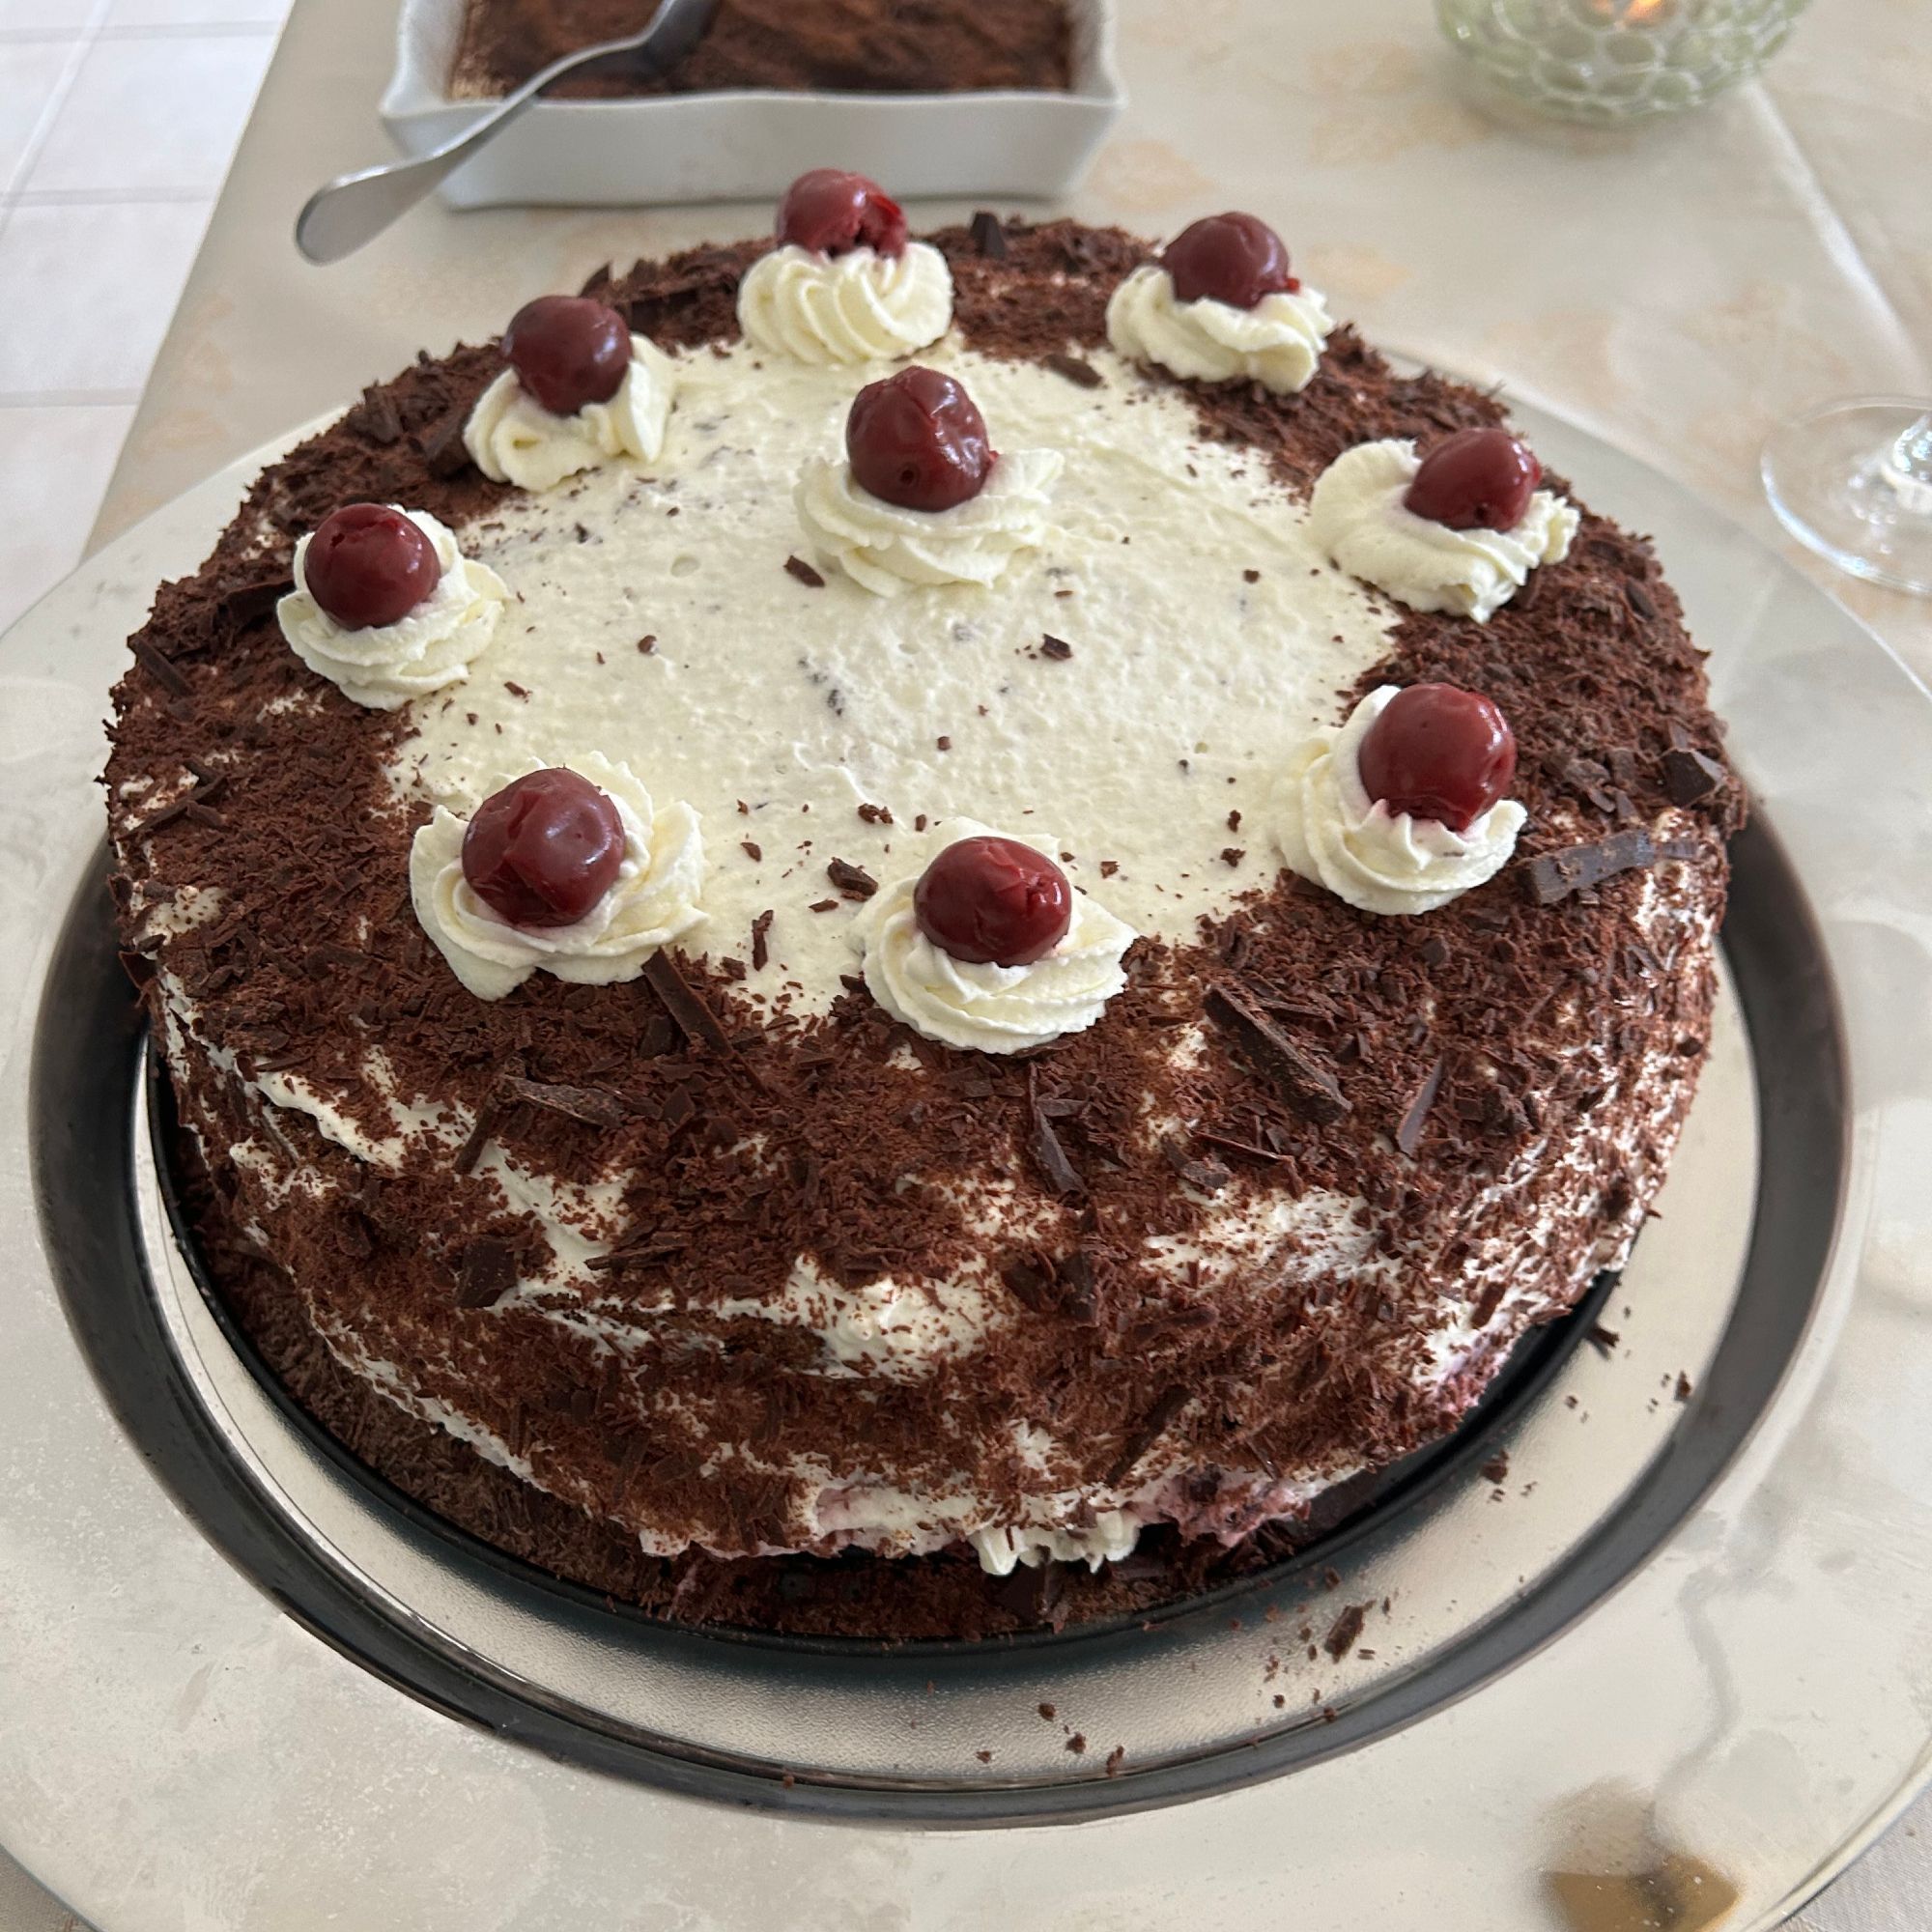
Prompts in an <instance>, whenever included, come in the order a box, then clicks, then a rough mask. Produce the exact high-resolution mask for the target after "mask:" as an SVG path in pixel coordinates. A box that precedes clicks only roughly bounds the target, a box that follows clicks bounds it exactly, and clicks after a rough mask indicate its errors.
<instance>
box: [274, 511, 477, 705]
mask: <svg viewBox="0 0 1932 1932" xmlns="http://www.w3.org/2000/svg"><path fill="white" fill-rule="evenodd" d="M391 507H393V508H396V509H401V507H402V506H401V505H400V504H396V505H392V506H391ZM402 514H403V515H404V516H406V517H408V518H409V520H410V522H411V523H412V524H413V525H415V526H416V528H417V529H419V530H420V531H422V533H423V535H424V536H426V537H427V538H428V539H429V540H430V542H431V543H432V544H433V545H435V547H436V560H437V565H438V567H439V569H440V571H441V573H442V574H441V576H440V577H439V578H438V579H437V584H436V588H435V589H434V590H432V591H431V592H430V594H429V595H428V596H427V597H425V598H424V599H423V601H422V602H421V603H420V604H418V605H417V606H416V608H415V609H414V610H413V611H410V612H408V614H407V615H405V616H401V617H398V618H397V619H396V621H395V622H394V623H393V624H374V625H371V626H370V627H369V628H368V629H366V630H360V631H352V630H350V629H348V628H347V627H346V626H345V625H342V624H338V623H337V622H336V621H335V619H334V618H333V617H331V616H330V615H329V614H328V612H327V611H325V610H324V609H323V608H322V606H321V605H320V604H318V603H317V602H316V601H315V598H314V596H313V595H312V594H311V593H310V591H309V587H308V575H307V564H308V549H309V545H310V544H311V543H312V542H313V541H314V538H313V536H305V537H303V538H301V539H300V540H299V541H298V543H297V545H296V561H295V580H296V587H295V588H294V589H293V590H291V591H290V592H289V594H288V595H287V596H286V597H284V598H283V599H282V600H281V602H280V603H279V604H277V605H276V606H275V619H276V622H277V623H279V624H280V625H281V627H282V636H283V637H284V638H286V639H288V642H289V648H290V649H291V650H292V651H294V652H295V654H296V656H297V657H298V658H300V659H301V661H302V663H303V664H305V665H307V666H308V668H309V669H310V670H312V671H314V672H315V673H316V674H317V675H318V676H320V677H326V678H327V679H328V681H329V682H330V683H331V684H333V685H335V686H336V687H337V688H338V689H339V690H340V691H341V693H342V695H343V696H345V697H349V698H353V699H354V700H355V702H356V703H357V704H365V705H367V706H368V707H369V708H370V709H371V710H372V711H393V710H395V709H396V707H397V706H398V705H402V704H407V703H408V702H409V701H410V699H411V698H412V697H426V696H429V694H430V693H431V692H433V691H440V690H441V689H442V688H443V686H444V685H449V684H459V683H461V682H462V680H463V679H464V678H466V677H468V676H469V667H470V664H471V663H472V662H473V661H474V660H475V659H476V658H477V657H479V656H480V655H481V654H482V653H483V651H484V650H486V649H487V648H488V646H489V643H490V640H491V639H492V638H494V637H495V636H496V635H497V619H498V617H499V616H500V615H501V614H502V609H503V600H504V599H505V598H506V597H508V595H509V594H510V593H509V591H508V590H507V589H506V588H505V587H504V583H503V580H502V579H501V578H500V577H498V576H497V573H496V572H495V571H494V570H492V569H490V567H489V566H488V565H487V564H481V563H474V562H472V561H471V560H470V559H469V558H468V557H466V556H465V555H464V554H463V552H462V551H461V550H460V549H459V548H458V546H457V542H456V538H455V536H454V535H453V534H451V532H450V531H449V530H447V529H446V528H444V526H442V525H441V524H440V523H439V522H438V521H437V520H436V518H434V517H432V516H431V515H430V514H429V512H428V511H427V510H403V511H402Z"/></svg>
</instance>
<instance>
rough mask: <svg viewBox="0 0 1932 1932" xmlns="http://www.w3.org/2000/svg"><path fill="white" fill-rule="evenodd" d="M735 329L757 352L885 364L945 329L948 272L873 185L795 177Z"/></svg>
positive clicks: (748, 281) (823, 171)
mask: <svg viewBox="0 0 1932 1932" xmlns="http://www.w3.org/2000/svg"><path fill="white" fill-rule="evenodd" d="M738 326H739V327H740V328H742V329H743V330H744V331H745V338H746V340H747V341H748V342H751V343H753V344H755V345H756V346H757V347H758V348H760V349H765V350H770V351H773V352H774V353H777V354H780V355H789V356H791V357H792V358H793V359H794V360H795V361H799V362H809V363H837V362H873V361H886V360H891V359H894V358H896V357H898V356H901V355H914V354H915V353H917V352H918V351H919V350H922V349H924V348H926V347H928V346H929V345H930V344H932V343H935V342H937V341H938V340H939V338H940V337H941V336H942V335H944V334H945V333H946V331H947V330H948V329H949V328H951V327H952V270H951V269H949V268H948V267H947V265H946V257H945V256H944V255H942V254H941V253H940V252H939V250H938V249H937V248H934V247H932V246H931V245H930V244H929V243H927V242H924V241H913V242H908V241H907V240H906V224H905V215H904V214H903V213H901V211H900V209H899V206H898V204H897V203H896V202H895V201H894V200H893V199H892V198H891V197H890V196H889V195H887V194H886V192H885V191H884V189H882V188H881V187H880V186H879V185H878V184H877V183H876V182H871V181H867V179H866V177H865V176H864V175H854V174H845V173H842V172H841V171H839V170H838V169H837V168H814V169H812V170H811V172H810V174H804V175H801V176H800V177H799V178H798V180H797V181H795V182H793V183H792V185H791V186H790V188H789V189H787V190H786V193H785V197H784V199H783V200H782V201H781V203H780V204H779V218H778V246H777V247H776V248H774V249H773V250H772V251H771V253H770V254H767V255H761V256H760V257H759V258H758V259H757V260H756V261H755V262H753V264H752V266H751V267H750V268H749V269H748V270H746V271H745V277H744V280H743V281H742V282H741V283H740V284H739V288H738Z"/></svg>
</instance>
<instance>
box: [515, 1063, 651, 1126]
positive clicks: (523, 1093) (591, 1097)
mask: <svg viewBox="0 0 1932 1932" xmlns="http://www.w3.org/2000/svg"><path fill="white" fill-rule="evenodd" d="M503 1088H504V1091H505V1092H506V1093H508V1094H512V1095H514V1096H515V1097H516V1098H517V1099H519V1100H527V1101H528V1102H529V1103H530V1105H531V1106H533V1107H542V1108H545V1109H547V1110H548V1111H549V1112H550V1113H553V1114H561V1115H562V1116H563V1117H564V1118H565V1119H566V1120H570V1121H582V1122H583V1124H584V1125H585V1126H586V1127H615V1126H621V1125H622V1124H623V1122H624V1121H625V1119H626V1118H627V1117H628V1115H629V1111H630V1110H629V1109H628V1108H627V1107H626V1106H625V1105H624V1103H623V1101H621V1100H620V1099H618V1097H617V1096H616V1094H607V1093H605V1092H604V1090H603V1089H602V1088H600V1087H563V1086H558V1085H555V1084H554V1083H553V1082H551V1081H548V1080H524V1079H520V1078H518V1077H517V1076H516V1075H515V1074H510V1075H506V1076H505V1078H504V1081H503Z"/></svg>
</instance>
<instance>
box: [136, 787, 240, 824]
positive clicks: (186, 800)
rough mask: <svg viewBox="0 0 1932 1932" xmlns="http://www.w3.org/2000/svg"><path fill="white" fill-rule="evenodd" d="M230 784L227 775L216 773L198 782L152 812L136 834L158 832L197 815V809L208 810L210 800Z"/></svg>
mask: <svg viewBox="0 0 1932 1932" xmlns="http://www.w3.org/2000/svg"><path fill="white" fill-rule="evenodd" d="M227 782H228V777H227V774H226V773H224V772H216V773H215V774H214V776H213V778H206V779H201V780H198V781H196V782H195V783H194V784H191V785H190V786H189V787H188V788H187V790H186V791H185V792H183V793H182V795H181V796H180V797H179V798H178V799H175V800H174V801H173V802H172V803H171V804H168V805H164V806H162V807H161V808H160V810H158V811H155V812H151V813H150V814H149V815H148V816H147V817H146V818H144V819H143V820H142V821H141V823H140V824H139V825H138V826H137V827H136V828H135V830H136V833H137V834H139V835H145V834H147V833H150V832H158V831H159V830H160V829H161V827H162V826H164V825H172V824H173V823H174V821H175V820H176V819H177V818H188V817H192V816H195V815H196V814H197V808H199V809H200V810H207V808H208V802H209V800H210V799H212V798H214V797H216V796H218V795H219V794H220V792H221V790H222V789H223V787H224V786H225V785H226V784H227Z"/></svg>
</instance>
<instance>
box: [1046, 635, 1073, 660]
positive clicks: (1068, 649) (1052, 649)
mask: <svg viewBox="0 0 1932 1932" xmlns="http://www.w3.org/2000/svg"><path fill="white" fill-rule="evenodd" d="M1039 654H1040V656H1041V657H1043V658H1051V659H1052V660H1053V661H1054V663H1055V664H1065V662H1066V660H1067V659H1068V658H1070V657H1071V656H1072V655H1073V646H1072V645H1071V644H1069V643H1068V642H1067V641H1066V639H1065V638H1056V637H1055V636H1054V635H1053V633H1052V632H1051V631H1049V632H1048V633H1047V634H1046V636H1045V637H1043V638H1042V639H1040V640H1039Z"/></svg>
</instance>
